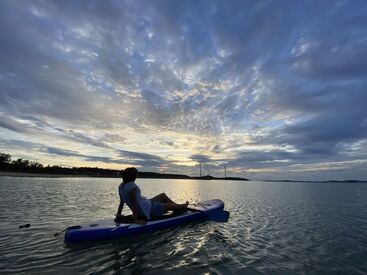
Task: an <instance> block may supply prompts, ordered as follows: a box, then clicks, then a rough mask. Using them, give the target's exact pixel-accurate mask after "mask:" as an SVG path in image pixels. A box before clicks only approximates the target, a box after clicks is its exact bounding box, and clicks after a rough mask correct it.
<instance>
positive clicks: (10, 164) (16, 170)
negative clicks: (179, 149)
mask: <svg viewBox="0 0 367 275" xmlns="http://www.w3.org/2000/svg"><path fill="white" fill-rule="evenodd" d="M1 174H2V175H10V176H17V175H19V176H27V175H29V176H32V175H39V176H47V175H50V176H60V177H105V178H120V177H121V174H120V170H114V169H104V168H98V167H72V168H69V167H62V166H58V165H52V166H50V165H47V166H44V165H43V164H41V163H38V162H36V161H29V160H24V159H17V160H12V157H11V155H9V154H4V153H0V175H1ZM138 178H157V179H158V178H159V179H198V180H238V181H248V179H246V178H240V177H223V178H221V177H213V176H209V175H207V176H203V177H191V176H187V175H180V174H165V173H156V172H139V175H138Z"/></svg>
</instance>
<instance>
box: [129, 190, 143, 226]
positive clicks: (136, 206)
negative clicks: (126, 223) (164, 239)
mask: <svg viewBox="0 0 367 275" xmlns="http://www.w3.org/2000/svg"><path fill="white" fill-rule="evenodd" d="M129 199H130V202H131V211H133V217H134V220H135V222H136V223H137V224H141V225H144V224H146V221H145V220H144V219H141V218H140V216H139V210H140V209H139V208H140V207H139V203H138V200H137V198H136V188H133V189H131V190H130V191H129Z"/></svg>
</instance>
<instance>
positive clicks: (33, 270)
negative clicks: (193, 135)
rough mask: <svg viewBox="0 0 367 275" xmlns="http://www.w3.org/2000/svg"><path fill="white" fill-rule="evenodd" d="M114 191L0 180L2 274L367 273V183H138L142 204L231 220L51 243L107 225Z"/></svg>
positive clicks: (70, 182)
mask: <svg viewBox="0 0 367 275" xmlns="http://www.w3.org/2000/svg"><path fill="white" fill-rule="evenodd" d="M119 183H120V180H119V179H101V178H57V179H55V178H15V177H0V198H1V201H0V273H1V274H15V273H16V274H19V273H24V274H40V273H41V274H43V273H52V274H66V273H67V274H78V273H82V274H91V273H93V274H114V273H118V274H129V273H147V274H149V273H151V274H155V273H160V274H169V273H174V274H187V273H189V272H190V273H191V274H245V273H250V274H257V273H279V274H284V273H307V274H310V273H311V274H312V273H343V274H366V273H367V262H366V261H367V184H365V183H310V182H308V183H302V182H258V181H251V182H237V181H198V180H168V179H138V180H137V183H138V185H140V187H141V189H142V193H143V194H144V195H146V196H147V197H152V196H154V195H156V194H158V193H161V192H165V193H167V194H168V195H169V196H170V197H172V198H173V199H174V200H176V201H177V202H184V201H185V200H186V199H187V200H189V201H191V202H198V201H201V200H206V199H212V198H219V199H222V200H223V201H224V202H225V205H226V206H225V208H226V210H228V211H230V212H231V217H230V220H229V221H228V223H215V222H211V221H204V222H195V223H189V224H187V225H185V226H183V227H174V228H170V229H166V230H160V231H157V232H154V233H150V234H145V235H140V236H133V237H129V238H121V239H118V240H114V241H108V242H98V243H89V244H82V245H74V246H68V245H66V244H64V242H63V237H59V238H57V237H55V236H54V233H55V232H58V231H61V230H63V229H64V228H65V227H67V226H70V225H77V224H80V223H82V222H85V221H93V220H97V219H103V218H106V217H111V218H112V217H113V215H114V214H115V213H116V209H117V206H118V202H119V201H118V195H117V186H118V184H119ZM124 212H126V214H127V213H128V210H127V209H125V210H124ZM26 223H30V224H31V227H30V228H24V229H19V228H18V226H19V225H21V224H26Z"/></svg>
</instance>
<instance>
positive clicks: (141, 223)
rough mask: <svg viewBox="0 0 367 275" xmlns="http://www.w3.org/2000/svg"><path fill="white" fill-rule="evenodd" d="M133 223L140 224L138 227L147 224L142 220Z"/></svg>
mask: <svg viewBox="0 0 367 275" xmlns="http://www.w3.org/2000/svg"><path fill="white" fill-rule="evenodd" d="M135 223H137V224H140V225H145V224H146V223H147V222H146V221H145V220H143V219H136V220H135Z"/></svg>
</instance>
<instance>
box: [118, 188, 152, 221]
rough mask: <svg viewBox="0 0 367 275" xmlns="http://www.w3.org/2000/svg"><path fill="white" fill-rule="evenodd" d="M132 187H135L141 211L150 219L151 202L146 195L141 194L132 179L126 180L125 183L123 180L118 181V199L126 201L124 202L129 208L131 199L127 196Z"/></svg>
mask: <svg viewBox="0 0 367 275" xmlns="http://www.w3.org/2000/svg"><path fill="white" fill-rule="evenodd" d="M134 188H135V189H136V200H137V202H138V204H139V207H140V209H141V211H142V212H143V214H144V216H145V217H146V218H147V219H150V209H151V208H152V202H151V201H150V200H149V199H147V198H146V197H144V196H142V195H141V192H140V188H139V186H137V185H136V184H135V182H134V181H131V182H128V183H126V184H124V182H121V183H120V185H119V195H120V199H121V200H123V201H124V202H126V204H127V205H128V206H129V207H130V209H132V207H131V201H130V198H129V192H130V191H131V190H132V189H134Z"/></svg>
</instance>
